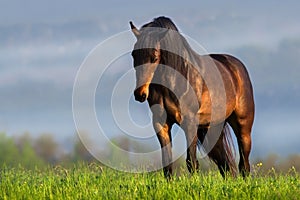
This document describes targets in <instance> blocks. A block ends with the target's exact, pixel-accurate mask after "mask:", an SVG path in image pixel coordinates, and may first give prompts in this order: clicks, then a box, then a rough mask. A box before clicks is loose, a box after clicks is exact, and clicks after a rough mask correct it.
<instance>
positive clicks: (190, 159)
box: [182, 120, 199, 173]
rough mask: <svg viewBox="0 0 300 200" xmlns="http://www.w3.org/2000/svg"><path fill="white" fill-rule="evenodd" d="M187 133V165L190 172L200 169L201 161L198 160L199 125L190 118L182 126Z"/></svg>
mask: <svg viewBox="0 0 300 200" xmlns="http://www.w3.org/2000/svg"><path fill="white" fill-rule="evenodd" d="M182 128H183V130H184V131H185V135H186V142H187V155H186V165H187V168H188V170H189V172H190V173H194V172H196V171H197V170H198V169H199V162H198V160H197V154H196V153H197V141H198V137H197V126H196V123H193V120H189V123H185V124H184V125H183V126H182Z"/></svg>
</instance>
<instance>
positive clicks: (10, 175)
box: [0, 164, 300, 200]
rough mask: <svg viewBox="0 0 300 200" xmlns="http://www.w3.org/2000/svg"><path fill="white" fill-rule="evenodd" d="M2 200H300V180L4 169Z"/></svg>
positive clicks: (92, 168)
mask: <svg viewBox="0 0 300 200" xmlns="http://www.w3.org/2000/svg"><path fill="white" fill-rule="evenodd" d="M0 199H72V200H73V199H264V200H266V199H300V176H299V173H297V172H296V171H295V170H294V169H292V170H291V171H290V173H288V174H277V173H276V172H274V171H270V173H269V174H268V175H259V174H258V173H257V174H255V175H253V176H252V177H249V178H247V179H242V178H240V177H238V178H227V180H224V179H223V178H222V177H221V176H220V175H219V173H218V172H217V171H210V172H207V173H203V172H202V173H201V172H200V173H198V174H195V175H193V176H191V175H189V174H186V173H184V174H181V175H180V176H177V177H174V178H173V180H172V181H169V182H168V181H166V180H165V179H164V177H163V175H162V173H161V172H155V173H154V172H152V173H142V174H133V173H125V172H119V171H115V170H113V169H109V168H105V167H100V166H98V165H96V164H92V165H86V164H79V165H76V166H74V167H73V168H71V169H64V168H63V167H55V168H50V167H49V168H48V169H45V170H42V171H41V170H38V169H36V170H26V169H23V168H22V167H19V168H7V167H3V168H2V170H1V174H0Z"/></svg>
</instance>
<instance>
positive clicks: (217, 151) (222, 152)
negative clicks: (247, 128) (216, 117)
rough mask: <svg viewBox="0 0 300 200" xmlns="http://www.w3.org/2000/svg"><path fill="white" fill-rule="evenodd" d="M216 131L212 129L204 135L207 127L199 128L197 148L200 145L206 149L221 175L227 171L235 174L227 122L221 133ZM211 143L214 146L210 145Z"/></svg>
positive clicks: (233, 151)
mask: <svg viewBox="0 0 300 200" xmlns="http://www.w3.org/2000/svg"><path fill="white" fill-rule="evenodd" d="M216 130H218V128H217V129H216ZM217 132H218V131H213V130H212V131H210V132H209V134H208V135H207V137H206V133H207V129H203V128H199V129H198V148H199V150H200V147H201V146H202V147H203V148H202V150H204V151H206V153H207V155H208V156H209V158H210V159H211V160H213V161H214V162H215V163H216V164H217V165H218V168H219V170H220V172H221V174H222V175H223V176H225V174H226V172H227V171H230V172H231V174H232V175H233V176H236V174H237V167H236V163H235V155H236V154H235V147H234V142H233V140H232V137H231V134H230V129H229V127H228V125H227V123H226V124H225V125H224V127H223V129H222V132H221V135H219V133H217ZM213 143H215V144H213ZM200 145H201V146H200ZM212 145H214V146H213V147H212Z"/></svg>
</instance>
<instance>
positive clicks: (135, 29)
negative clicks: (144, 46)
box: [129, 21, 141, 37]
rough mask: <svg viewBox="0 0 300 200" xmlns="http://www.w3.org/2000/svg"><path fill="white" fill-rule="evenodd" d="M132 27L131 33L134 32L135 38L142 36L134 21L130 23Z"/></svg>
mask: <svg viewBox="0 0 300 200" xmlns="http://www.w3.org/2000/svg"><path fill="white" fill-rule="evenodd" d="M129 24H130V27H131V31H132V32H133V34H134V35H135V37H138V36H140V34H141V33H140V31H139V30H138V29H137V28H136V27H135V26H134V25H133V23H132V21H130V22H129Z"/></svg>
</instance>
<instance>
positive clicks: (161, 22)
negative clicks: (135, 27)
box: [142, 16, 178, 31]
mask: <svg viewBox="0 0 300 200" xmlns="http://www.w3.org/2000/svg"><path fill="white" fill-rule="evenodd" d="M146 27H158V28H166V29H171V30H174V31H178V29H177V27H176V25H175V24H174V23H173V22H172V20H171V19H170V18H168V17H164V16H161V17H157V18H154V19H153V21H152V22H149V23H147V24H145V25H143V26H142V28H146Z"/></svg>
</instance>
